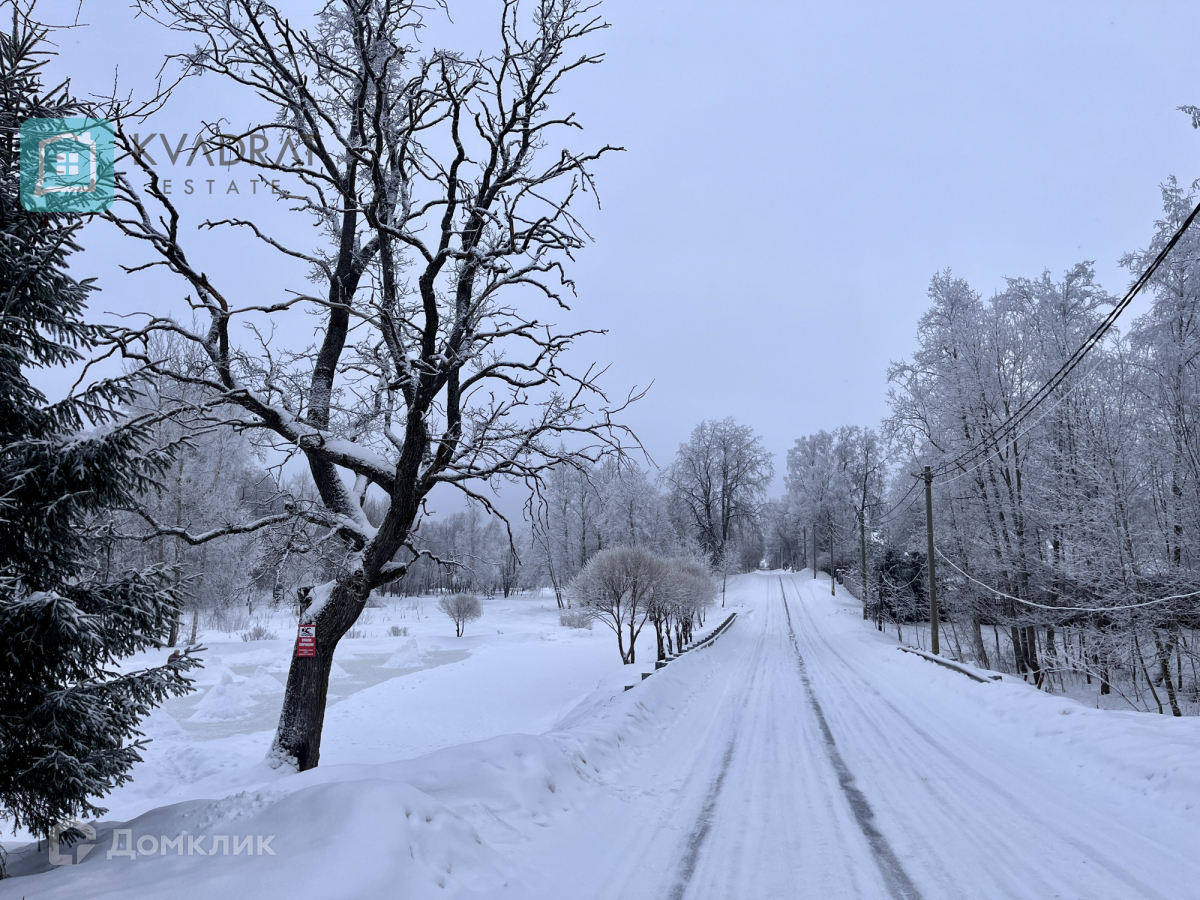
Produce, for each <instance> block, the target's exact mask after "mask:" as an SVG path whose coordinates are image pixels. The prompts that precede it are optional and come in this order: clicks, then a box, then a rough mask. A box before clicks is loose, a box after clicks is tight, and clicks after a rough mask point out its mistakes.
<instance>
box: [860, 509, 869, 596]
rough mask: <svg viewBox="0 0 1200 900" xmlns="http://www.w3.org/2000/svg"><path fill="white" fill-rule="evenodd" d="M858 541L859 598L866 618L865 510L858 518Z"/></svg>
mask: <svg viewBox="0 0 1200 900" xmlns="http://www.w3.org/2000/svg"><path fill="white" fill-rule="evenodd" d="M858 541H859V546H860V548H861V550H862V588H861V589H860V590H862V596H861V597H860V598H859V599H860V600H862V605H863V618H864V619H866V618H867V594H868V593H869V592H868V591H867V513H866V510H863V511H862V514H861V516H860V517H859V520H858Z"/></svg>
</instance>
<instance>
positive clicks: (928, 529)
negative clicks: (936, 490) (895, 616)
mask: <svg viewBox="0 0 1200 900" xmlns="http://www.w3.org/2000/svg"><path fill="white" fill-rule="evenodd" d="M925 534H926V536H927V537H928V538H929V558H928V560H927V562H926V565H928V566H929V632H930V635H931V641H930V645H931V646H932V648H933V652H934V655H935V656H936V655H938V654H939V652H940V651H939V649H938V604H937V578H936V576H935V575H934V570H933V473H932V472H931V471H930V470H929V466H926V467H925Z"/></svg>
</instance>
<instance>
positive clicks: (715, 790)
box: [668, 740, 735, 900]
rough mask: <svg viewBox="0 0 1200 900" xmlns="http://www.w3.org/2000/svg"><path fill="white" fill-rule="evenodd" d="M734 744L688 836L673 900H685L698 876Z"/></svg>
mask: <svg viewBox="0 0 1200 900" xmlns="http://www.w3.org/2000/svg"><path fill="white" fill-rule="evenodd" d="M734 743H735V740H731V741H730V742H729V746H728V747H726V748H725V755H724V756H723V757H722V758H721V770H720V771H719V772H718V773H717V778H716V781H714V782H713V785H712V787H711V788H709V791H708V796H707V797H705V798H704V806H703V808H702V809H701V810H700V815H699V816H698V817H697V819H696V826H695V828H693V829H692V833H691V834H690V835H688V839H687V843H686V845H685V846H686V847H687V851H686V852H685V853H684V855H683V862H682V863H681V864H680V868H679V877H678V878H677V879H676V881H675V884H674V885H672V886H671V893H670V894H669V895H668V896H669V897H670V898H671V900H683V895H684V893H685V892H686V891H687V888H688V885H689V884H691V882H692V876H694V875H695V874H696V864H697V863H698V862H699V861H700V848H701V847H703V846H704V841H705V838H707V837H708V833H709V832H710V831H712V826H713V813H715V812H716V809H717V800H718V799H719V798H720V796H721V788H722V786H723V785H724V784H725V776H726V775H728V774H729V764H730V763H731V762H732V761H733V746H734Z"/></svg>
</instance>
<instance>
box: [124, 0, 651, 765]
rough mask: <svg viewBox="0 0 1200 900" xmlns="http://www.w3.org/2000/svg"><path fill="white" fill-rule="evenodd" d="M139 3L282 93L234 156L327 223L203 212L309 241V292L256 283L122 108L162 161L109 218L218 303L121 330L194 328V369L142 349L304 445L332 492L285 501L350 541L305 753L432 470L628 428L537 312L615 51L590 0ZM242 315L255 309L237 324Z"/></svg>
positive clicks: (222, 402)
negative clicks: (478, 47)
mask: <svg viewBox="0 0 1200 900" xmlns="http://www.w3.org/2000/svg"><path fill="white" fill-rule="evenodd" d="M137 6H138V8H139V10H141V11H142V12H144V13H145V14H147V15H150V16H154V17H158V18H161V20H162V21H163V22H164V23H165V24H166V26H167V27H169V28H171V29H173V30H174V31H176V32H180V33H183V34H184V35H187V36H189V37H190V38H192V39H194V40H195V41H196V42H197V47H198V49H197V50H195V51H194V52H189V53H186V54H182V55H180V56H179V57H177V59H178V61H179V62H180V63H181V64H182V66H183V70H184V72H185V74H186V75H201V74H207V75H209V76H210V77H211V76H215V77H218V78H222V79H227V80H229V81H230V82H232V83H233V84H234V85H237V86H239V87H240V88H242V89H243V90H244V91H245V92H246V94H247V95H253V96H254V97H257V98H258V99H259V100H261V101H263V102H264V103H266V104H268V105H269V106H270V108H271V109H270V113H271V114H270V115H268V116H267V117H266V119H267V120H268V121H267V124H264V125H261V126H257V127H255V128H252V129H250V130H249V131H248V132H246V133H243V134H238V135H211V137H212V139H213V140H214V141H216V142H217V143H219V144H221V146H223V147H225V148H226V150H227V152H228V151H229V150H231V149H232V150H233V152H238V151H237V149H236V148H238V147H242V148H244V149H245V148H254V149H253V151H252V152H247V153H246V155H244V156H241V157H240V162H241V163H243V164H245V165H247V166H249V167H252V168H254V169H255V170H256V172H257V174H258V175H259V177H260V178H261V182H260V186H261V187H263V188H264V190H265V189H266V188H267V185H268V183H274V182H280V183H281V184H282V185H283V187H280V188H279V190H280V191H281V192H285V191H286V193H284V196H283V199H285V200H286V202H288V203H289V205H291V206H293V207H295V208H298V209H299V210H301V211H302V212H304V213H306V214H309V215H311V217H312V220H313V221H314V222H315V224H316V225H317V226H318V227H319V229H320V230H319V232H318V235H319V238H318V240H319V241H321V242H322V244H321V245H318V246H317V247H315V248H306V247H297V246H292V245H290V239H288V238H284V237H280V236H278V235H273V234H269V233H267V232H266V231H264V229H263V228H261V227H260V226H259V224H257V223H255V222H253V221H247V220H243V219H231V220H225V221H223V222H219V223H209V224H211V225H212V226H214V227H215V226H218V225H219V226H228V227H233V228H237V229H239V230H241V231H243V232H244V233H246V234H248V235H250V236H251V237H252V238H255V239H261V241H262V243H261V246H262V248H263V250H264V252H265V253H267V254H274V253H276V252H280V253H283V254H284V256H285V258H287V259H293V260H302V261H303V262H304V263H306V264H307V265H308V266H310V267H311V275H312V281H313V282H314V283H315V284H317V285H318V286H319V287H318V288H317V290H316V292H315V293H316V294H317V296H314V295H312V294H309V293H301V292H291V293H286V294H283V295H281V296H278V297H274V298H269V299H263V298H261V297H259V296H257V295H254V294H253V293H250V292H248V291H246V290H245V289H244V286H243V285H242V284H241V283H240V281H239V279H238V278H237V277H236V276H234V277H231V278H229V279H228V280H222V279H221V278H220V277H219V276H218V275H217V274H215V272H214V270H213V269H212V268H211V267H206V266H202V265H201V264H200V262H199V260H198V259H194V258H193V257H192V256H191V254H190V249H191V248H187V247H185V246H184V245H183V243H182V242H181V241H182V238H181V234H182V231H181V228H180V221H181V216H180V213H179V210H178V209H177V208H176V207H175V206H174V204H173V203H172V199H171V197H170V196H169V195H168V194H167V193H166V191H165V190H164V189H163V187H164V186H163V185H162V183H161V182H160V181H159V179H158V176H157V174H156V173H155V172H154V169H153V167H152V163H151V161H149V160H148V159H147V157H146V154H145V153H144V152H143V151H142V149H141V147H140V146H139V145H138V144H136V142H134V140H133V138H132V137H131V136H128V135H123V134H120V133H119V134H118V142H119V143H120V144H121V146H122V147H123V149H124V150H125V151H127V152H128V154H129V155H128V157H127V159H128V161H129V163H130V165H131V168H134V169H135V170H136V171H137V172H138V175H137V177H138V178H139V179H144V180H145V181H146V182H147V183H146V186H145V190H142V189H141V188H140V186H139V185H136V184H134V183H133V181H132V180H129V179H120V178H119V179H118V184H117V195H118V199H117V204H116V205H115V206H114V207H113V210H112V215H111V216H110V218H111V219H112V221H113V222H114V223H115V224H116V225H117V227H119V228H120V229H121V230H122V231H124V232H125V233H126V234H128V235H130V236H133V237H135V238H137V239H140V240H141V241H143V242H145V245H146V246H147V247H148V248H150V250H151V251H152V252H153V253H154V254H155V257H156V258H155V260H154V262H153V263H150V264H149V265H165V266H166V267H167V268H169V269H170V270H171V271H172V272H174V273H175V274H177V275H178V276H180V277H181V278H182V279H183V280H184V281H185V283H186V285H187V289H188V293H189V302H190V303H191V305H192V307H193V309H194V310H195V311H196V312H198V313H199V314H200V315H201V316H202V317H203V318H204V320H205V321H204V324H203V325H202V326H201V327H200V328H195V327H193V326H191V325H190V324H184V323H182V322H179V321H175V320H172V319H169V318H166V317H163V318H158V319H154V320H152V321H151V323H150V325H149V326H148V327H147V328H145V329H141V330H140V331H138V332H133V331H131V332H129V333H127V334H126V335H125V336H124V338H123V343H122V346H123V349H124V350H125V351H126V352H127V353H128V354H130V355H131V356H134V357H136V356H137V347H138V346H139V343H140V342H142V341H144V340H145V339H146V338H147V337H148V336H149V335H150V334H151V333H153V332H155V331H173V332H175V333H177V334H179V335H181V336H182V337H184V338H185V339H186V340H188V341H191V342H193V343H195V344H196V345H197V346H199V347H201V348H202V349H203V351H204V353H205V354H206V356H207V359H208V367H207V368H206V370H205V371H204V372H203V373H202V374H200V375H195V376H194V375H191V374H189V373H186V372H180V371H178V370H175V369H172V367H171V366H170V365H163V364H159V363H158V362H156V361H155V360H153V359H151V358H149V357H148V356H145V355H143V356H142V359H143V361H144V362H145V363H146V364H147V365H148V366H150V367H151V368H152V369H155V370H157V371H159V372H161V373H162V374H165V375H168V376H169V377H175V378H180V379H187V380H190V381H192V382H193V383H195V384H199V385H203V386H204V387H205V388H206V389H207V390H208V391H209V392H210V393H209V400H208V401H207V402H206V409H208V410H209V411H210V412H211V416H212V420H213V421H214V422H221V423H224V424H226V425H228V426H229V427H233V428H237V429H241V430H243V431H246V432H248V433H252V434H254V435H256V437H257V438H258V439H260V440H266V441H271V442H273V443H274V444H275V446H276V447H277V448H278V449H280V450H281V451H283V452H287V453H289V454H295V455H297V456H299V457H301V458H303V460H304V461H305V462H306V464H307V466H308V470H309V473H310V474H311V475H312V479H313V482H314V484H315V486H316V489H317V492H318V494H319V502H318V503H311V504H308V503H297V504H295V505H293V506H291V508H290V511H291V513H292V514H293V515H294V516H295V517H296V518H298V519H305V520H307V521H308V522H310V523H312V524H314V525H315V526H316V527H318V528H320V529H322V530H323V532H324V541H325V543H326V544H337V545H338V546H340V547H341V548H342V553H341V554H340V562H339V564H338V568H337V571H336V572H334V573H333V577H332V578H331V579H330V580H328V581H326V582H325V583H323V584H320V585H317V586H316V588H315V589H314V591H313V597H314V600H313V603H312V605H311V607H309V609H308V612H307V616H308V617H310V618H311V621H312V624H314V625H315V626H316V642H317V646H316V653H315V655H314V656H312V657H302V658H297V659H294V660H293V661H292V665H291V669H290V670H289V672H288V682H287V688H286V693H285V695H284V700H283V710H282V713H281V716H280V720H279V728H278V730H277V732H276V737H275V743H274V745H273V750H272V759H273V760H274V761H275V762H277V763H278V764H280V765H285V764H286V765H291V766H295V767H296V768H298V769H301V770H303V769H309V768H312V767H313V766H315V765H317V763H318V761H319V758H320V746H321V732H322V728H323V725H324V717H325V701H326V695H327V691H328V686H329V673H330V668H331V666H332V663H333V653H334V649H335V648H336V646H337V644H338V642H339V641H340V640H341V638H342V636H343V635H345V634H346V632H347V631H348V630H349V629H350V628H351V626H352V625H353V624H354V622H355V620H356V619H357V618H358V616H359V614H360V613H361V612H362V610H363V608H364V607H365V605H366V602H367V598H368V596H369V595H370V593H371V591H372V590H374V589H376V588H380V587H382V586H384V585H387V584H389V583H390V582H393V581H395V580H397V579H399V578H401V577H403V576H404V574H405V572H406V571H407V569H408V566H409V565H410V563H411V562H412V560H413V559H414V558H416V557H417V556H419V555H420V554H421V552H422V551H421V548H420V547H419V546H418V545H417V544H416V543H415V538H416V527H417V525H418V523H419V521H420V518H421V516H422V514H423V509H424V503H425V501H426V498H428V497H429V495H430V492H431V491H433V490H434V489H435V488H438V487H439V486H440V485H444V486H447V487H448V488H454V489H456V490H458V491H461V492H463V494H464V495H465V496H467V497H468V498H470V499H471V500H472V501H473V502H476V503H479V504H481V505H483V506H485V507H487V508H489V510H490V509H491V505H490V503H489V501H488V495H487V493H486V489H485V488H484V487H483V484H484V483H485V482H488V481H496V480H498V479H510V480H512V479H521V480H524V481H525V482H526V483H529V482H537V481H540V480H541V478H542V476H543V474H544V473H545V472H546V471H547V470H548V469H549V468H550V467H551V466H553V465H554V464H555V463H562V462H566V463H567V464H570V465H577V466H583V465H588V464H591V463H592V462H595V461H596V460H597V459H598V458H600V457H601V456H602V455H604V454H605V453H608V452H620V450H621V439H622V434H623V433H624V434H627V432H626V431H625V430H624V429H622V428H621V427H620V426H619V425H617V424H615V423H614V421H613V418H614V416H615V415H616V414H617V413H618V411H619V410H620V409H621V408H622V407H623V405H624V404H623V403H618V404H610V403H609V402H608V401H607V398H606V397H605V396H604V394H603V393H602V392H601V390H600V388H599V386H598V383H597V377H598V375H599V372H598V371H597V370H596V369H594V368H591V367H585V368H583V369H580V370H575V371H572V370H571V369H570V368H568V366H567V362H566V359H565V357H564V354H565V353H566V351H567V350H568V349H569V348H570V346H571V345H572V343H573V342H574V340H575V338H577V337H578V336H579V334H580V332H574V333H573V332H566V331H562V330H559V329H558V328H556V327H555V326H554V325H552V324H550V323H547V322H545V321H543V320H539V319H538V318H537V317H536V315H535V313H534V310H536V309H538V308H539V303H541V304H542V305H541V307H540V309H541V311H542V312H548V313H549V314H557V313H558V312H560V311H562V310H565V309H566V304H565V302H564V300H563V298H562V296H561V295H562V294H563V293H566V292H568V291H570V290H572V288H573V285H572V283H571V281H570V280H569V278H567V276H566V268H565V266H566V265H567V264H568V263H569V261H570V260H571V258H572V256H573V254H574V253H575V252H576V251H577V250H579V249H580V248H582V247H583V246H584V245H585V243H586V240H587V235H586V233H585V231H584V230H583V226H582V225H581V223H580V222H579V220H578V219H577V218H576V215H575V211H574V206H573V204H574V203H575V201H576V200H577V199H578V198H579V197H580V195H581V194H585V193H588V192H591V191H592V190H593V188H594V185H593V182H592V175H591V171H590V170H591V166H592V164H593V163H594V162H595V161H596V160H597V159H598V158H599V157H600V156H601V155H603V154H604V153H606V152H607V151H608V150H611V149H615V148H609V147H602V148H600V149H598V150H596V151H577V150H575V149H572V144H571V142H572V141H573V135H574V133H575V132H576V129H578V128H579V127H580V126H579V124H578V123H577V122H576V121H575V117H574V115H573V114H571V113H568V112H560V111H558V109H557V102H556V98H555V95H556V94H557V93H559V92H560V91H561V90H562V88H563V87H564V85H565V84H566V82H567V81H568V80H569V79H570V78H571V77H572V75H573V73H576V72H578V71H579V70H580V69H584V68H587V67H589V66H591V65H594V64H596V63H599V62H600V61H601V55H600V54H598V53H595V52H592V51H591V50H587V49H584V48H583V47H581V49H580V51H576V50H575V49H574V48H576V47H578V46H580V45H585V46H586V44H587V43H588V42H589V39H590V38H591V37H593V36H594V35H595V34H596V32H598V31H599V30H601V29H603V28H604V27H606V26H605V23H604V22H603V21H602V20H601V19H599V18H597V17H596V14H595V11H594V8H593V7H592V6H590V5H588V4H584V3H579V2H576V0H539V2H536V3H534V4H531V5H530V6H520V7H519V6H518V4H517V2H515V0H506V2H503V3H501V4H498V12H499V16H498V18H499V19H500V22H499V29H498V31H499V35H498V41H497V49H496V50H495V51H494V52H493V53H492V54H491V55H488V56H483V57H479V58H470V57H467V56H465V55H463V54H461V53H456V52H449V51H440V50H429V49H423V48H422V49H420V50H419V49H418V47H417V46H416V38H415V35H416V33H417V32H418V30H419V29H420V28H421V26H422V18H421V17H422V15H423V13H424V12H426V11H427V10H426V8H425V6H424V5H423V4H421V3H419V2H416V0H399V2H393V3H382V2H378V0H329V2H327V3H324V4H323V5H322V6H321V8H320V10H319V11H318V13H317V22H316V27H315V28H314V29H312V30H311V31H310V30H306V29H302V28H298V27H296V26H294V25H293V24H292V23H291V21H290V20H289V18H288V16H287V14H286V13H285V12H284V11H282V10H280V9H278V8H277V7H275V6H273V5H272V4H270V3H267V2H261V0H139V2H138V3H137ZM576 53H578V55H575V54H576ZM268 137H270V138H271V140H272V142H273V144H274V146H277V147H280V146H281V147H282V148H283V150H281V151H280V152H279V153H278V155H277V156H275V157H274V158H273V159H272V157H270V156H266V155H264V154H263V153H262V152H261V151H258V150H257V148H259V147H261V146H262V142H263V141H264V140H267V139H268ZM552 145H553V146H552ZM130 178H132V176H130ZM206 270H207V271H206ZM518 296H523V297H524V298H525V303H524V305H523V306H521V307H518V306H517V305H516V303H517V298H518ZM545 301H549V302H548V303H547V302H545ZM305 307H307V308H309V309H311V310H314V311H315V312H317V314H318V315H319V316H320V317H321V320H320V321H321V324H320V326H319V327H318V329H317V337H316V341H315V343H314V344H312V345H309V346H305V345H303V344H299V345H296V344H292V345H290V346H283V343H284V342H283V340H282V339H281V340H280V341H278V342H275V341H272V340H268V339H267V338H266V334H267V333H269V332H270V331H272V329H273V327H274V323H275V322H276V321H278V317H283V316H285V315H286V314H287V313H288V311H289V310H292V309H298V308H305ZM190 315H191V314H190V312H189V318H190ZM247 323H248V324H250V325H253V326H255V330H253V331H244V330H243V329H242V328H240V327H239V326H241V325H243V324H247ZM241 334H248V335H249V336H248V337H247V338H246V340H248V341H249V343H248V344H244V343H242V342H241V341H240V340H239V335H241ZM255 335H258V336H261V337H262V340H261V342H256V340H255ZM564 442H565V443H569V445H570V447H569V449H562V445H563V443H564ZM372 486H374V488H375V490H377V491H381V492H382V493H384V494H386V495H387V498H388V505H387V509H386V512H385V513H384V515H383V517H382V519H381V520H380V521H379V522H378V523H377V524H373V523H372V522H371V521H370V520H369V519H368V518H367V516H366V513H365V511H364V503H365V501H366V499H367V494H368V490H370V489H371V488H372ZM253 527H254V524H253V523H248V524H247V525H245V526H242V525H239V526H238V529H239V530H241V531H243V532H244V531H245V530H246V529H248V528H253ZM263 527H268V524H267V520H266V519H264V520H263ZM219 532H220V529H217V530H216V531H214V532H209V533H208V534H207V535H205V536H204V537H206V538H208V537H216V536H218V535H219ZM168 533H170V532H168ZM231 533H232V532H231ZM200 537H201V536H200V535H187V536H184V540H193V539H198V538H200Z"/></svg>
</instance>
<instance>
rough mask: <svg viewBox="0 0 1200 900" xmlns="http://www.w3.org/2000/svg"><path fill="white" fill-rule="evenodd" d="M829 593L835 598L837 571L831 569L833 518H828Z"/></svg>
mask: <svg viewBox="0 0 1200 900" xmlns="http://www.w3.org/2000/svg"><path fill="white" fill-rule="evenodd" d="M829 593H830V594H832V595H833V596H834V597H836V596H837V569H835V568H834V567H833V516H830V517H829Z"/></svg>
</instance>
